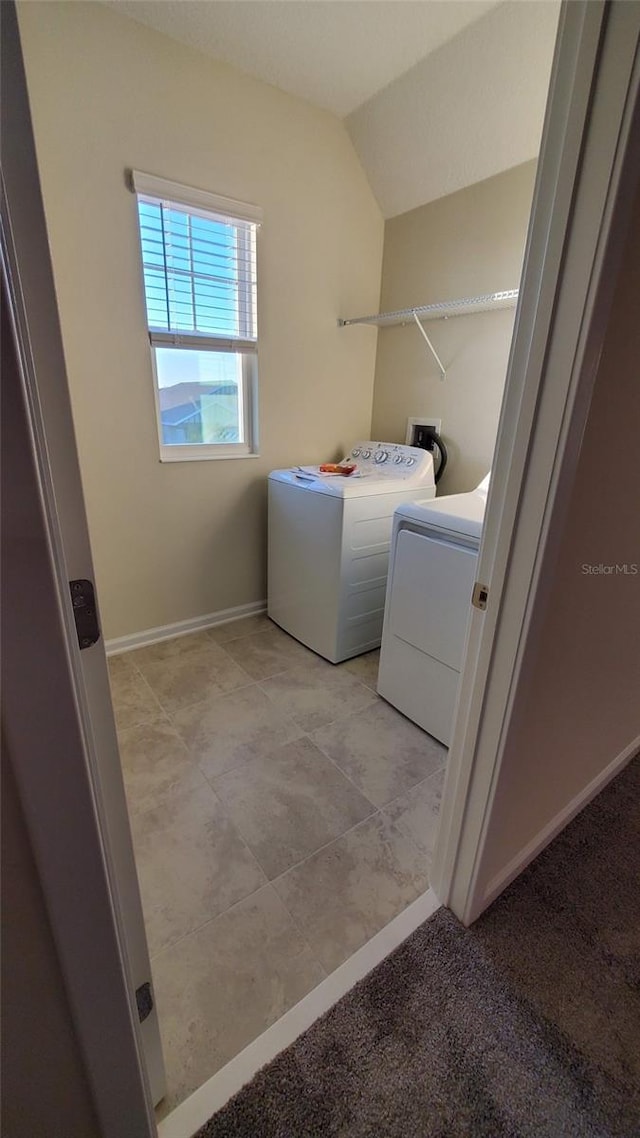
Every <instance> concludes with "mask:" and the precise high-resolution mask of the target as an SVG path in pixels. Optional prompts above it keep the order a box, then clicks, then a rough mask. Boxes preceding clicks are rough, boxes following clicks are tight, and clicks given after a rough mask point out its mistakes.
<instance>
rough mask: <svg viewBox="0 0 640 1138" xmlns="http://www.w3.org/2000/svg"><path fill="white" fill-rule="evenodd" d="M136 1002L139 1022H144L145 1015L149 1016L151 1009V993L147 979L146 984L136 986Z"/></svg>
mask: <svg viewBox="0 0 640 1138" xmlns="http://www.w3.org/2000/svg"><path fill="white" fill-rule="evenodd" d="M136 1004H137V1005H138V1019H139V1020H140V1023H144V1021H145V1020H146V1018H147V1016H150V1015H151V1012H152V1011H153V995H152V992H151V983H150V981H149V980H147V982H146V984H141V985H140V987H139V988H136Z"/></svg>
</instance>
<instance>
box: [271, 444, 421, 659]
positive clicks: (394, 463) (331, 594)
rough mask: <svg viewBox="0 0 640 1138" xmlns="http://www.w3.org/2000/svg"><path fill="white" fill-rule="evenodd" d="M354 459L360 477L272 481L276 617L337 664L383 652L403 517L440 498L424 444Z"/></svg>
mask: <svg viewBox="0 0 640 1138" xmlns="http://www.w3.org/2000/svg"><path fill="white" fill-rule="evenodd" d="M344 461H345V462H349V461H351V462H354V463H356V464H357V467H358V470H357V473H356V474H352V475H350V476H349V477H345V476H344V475H340V474H338V475H333V476H331V475H329V476H326V475H322V474H320V473H319V470H318V467H295V468H293V469H290V470H274V471H273V472H272V473H271V474H270V475H269V584H268V611H269V616H270V617H271V619H272V620H274V621H275V622H276V624H279V625H280V627H281V628H284V629H285V631H286V632H289V633H291V635H292V636H295V637H296V639H297V640H300V641H302V643H303V644H306V645H307V647H309V648H312V649H313V651H314V652H317V653H318V654H319V655H320V656H324V657H325V659H327V660H330V661H331V662H332V663H333V664H337V663H338V662H339V661H340V660H346V659H348V658H349V657H351V656H358V655H360V653H362V652H369V651H370V650H371V649H372V648H377V647H378V645H379V643H380V636H381V633H382V618H383V615H384V600H385V591H386V585H387V570H388V563H389V548H390V544H391V528H392V523H393V512H394V510H395V508H396V506H397V505H398V504H399V503H400V502H406V501H408V500H411V499H414V498H416V497H418V496H419V497H420V498H422V499H424V498H433V497H434V496H435V492H436V491H435V483H434V477H433V458H432V455H431V453H430V452H429V451H425V450H421V449H420V448H419V447H410V446H403V445H400V444H397V443H380V442H365V443H357V444H356V445H355V446H353V447H352V449H351V451H350V453H349V454H348V455H347V456H346V458H345V460H344Z"/></svg>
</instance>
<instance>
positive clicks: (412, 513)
mask: <svg viewBox="0 0 640 1138" xmlns="http://www.w3.org/2000/svg"><path fill="white" fill-rule="evenodd" d="M487 489H488V477H487V478H486V479H485V480H484V482H482V483H481V484H480V486H479V487H478V488H477V489H476V490H473V491H471V492H470V493H467V494H452V495H448V496H447V497H443V498H436V499H434V500H433V501H416V502H413V503H408V504H405V505H402V506H399V507H398V509H397V510H396V512H395V515H394V523H393V536H392V553H391V560H390V565H389V582H388V587H387V597H386V605H385V614H384V626H383V632H382V647H381V651H380V670H379V672H378V692H379V693H380V695H381V696H383V698H384V699H386V700H387V701H388V702H389V703H392V704H393V705H394V707H397V708H398V710H399V711H401V712H402V713H403V714H404V715H406V716H407V717H408V718H409V719H411V720H413V722H414V723H417V724H418V726H420V727H423V728H424V730H425V731H428V732H429V734H430V735H433V736H434V737H435V738H436V739H439V740H440V741H441V742H442V743H444V744H445V745H447V746H448V745H449V741H450V738H451V729H452V725H453V716H454V711H455V704H456V697H457V693H458V684H459V680H460V670H461V668H462V661H463V657H464V648H465V641H466V631H467V623H468V619H469V607H470V602H471V594H472V592H473V585H474V582H475V579H476V568H477V560H478V548H479V545H480V537H481V534H482V526H483V522H484V513H485V505H486V499H487Z"/></svg>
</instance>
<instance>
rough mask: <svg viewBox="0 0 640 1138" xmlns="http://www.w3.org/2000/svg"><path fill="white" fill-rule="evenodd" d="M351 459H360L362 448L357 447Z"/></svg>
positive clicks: (352, 452)
mask: <svg viewBox="0 0 640 1138" xmlns="http://www.w3.org/2000/svg"><path fill="white" fill-rule="evenodd" d="M351 457H352V458H359V457H360V447H356V449H355V450H352V451H351Z"/></svg>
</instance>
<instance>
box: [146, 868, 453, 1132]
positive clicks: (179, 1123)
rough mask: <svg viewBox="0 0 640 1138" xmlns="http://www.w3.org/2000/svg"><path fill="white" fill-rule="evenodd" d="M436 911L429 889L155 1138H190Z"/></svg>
mask: <svg viewBox="0 0 640 1138" xmlns="http://www.w3.org/2000/svg"><path fill="white" fill-rule="evenodd" d="M439 908H440V902H439V901H438V898H437V897H436V895H435V893H434V892H433V890H432V889H428V890H427V892H426V893H423V895H422V896H421V897H418V899H417V901H414V902H413V904H411V905H409V906H408V907H407V908H406V909H405V910H404V912H403V913H400V914H399V916H397V917H395V918H394V920H392V921H390V922H389V924H388V925H386V926H385V927H384V928H383V929H381V930H380V932H379V933H376V935H375V936H374V937H372V938H371V940H370V941H367V943H366V944H365V945H363V946H362V948H359V949H358V951H357V952H354V954H353V956H350V957H349V959H348V960H345V962H344V964H341V965H340V967H339V968H336V970H335V972H332V973H331V975H330V976H327V978H326V980H322V982H321V983H320V984H318V986H317V987H316V988H314V989H313V991H311V992H309V994H308V995H307V996H305V997H304V999H303V1000H300V1003H298V1004H296V1005H295V1007H293V1008H290V1009H289V1011H288V1012H285V1014H284V1015H283V1016H282V1017H281V1019H279V1020H278V1021H277V1022H276V1023H274V1024H273V1025H272V1026H271V1027H269V1028H267V1030H266V1031H264V1032H263V1033H262V1035H260V1036H258V1038H257V1039H254V1041H253V1043H250V1044H249V1046H248V1047H245V1049H244V1051H241V1052H240V1054H239V1055H236V1056H235V1058H234V1059H231V1061H230V1062H229V1063H227V1064H226V1066H225V1067H223V1068H222V1069H221V1070H220V1071H218V1073H217V1074H216V1075H214V1076H213V1078H211V1079H209V1080H208V1081H207V1082H206V1083H204V1085H203V1086H201V1087H199V1088H198V1090H197V1091H194V1093H193V1094H192V1095H190V1096H189V1098H188V1099H185V1101H184V1102H182V1103H180V1105H179V1106H177V1107H176V1108H175V1110H173V1111H172V1112H171V1114H169V1115H167V1117H166V1118H165V1119H163V1121H162V1122H160V1123H159V1124H158V1138H192V1135H194V1134H195V1133H196V1131H198V1130H199V1129H200V1127H201V1126H204V1124H205V1122H207V1121H208V1120H209V1119H210V1118H211V1116H212V1115H214V1114H215V1113H216V1111H218V1110H220V1109H221V1108H222V1107H223V1106H224V1105H225V1103H227V1102H228V1101H229V1099H230V1098H231V1097H232V1096H233V1095H235V1094H236V1092H237V1091H239V1090H240V1089H241V1087H243V1086H244V1085H245V1084H246V1083H248V1082H249V1080H250V1079H252V1078H253V1076H254V1075H255V1074H256V1073H257V1072H258V1071H259V1070H260V1069H261V1067H264V1065H265V1063H268V1062H270V1060H271V1059H274V1058H275V1056H276V1055H279V1054H280V1052H281V1051H283V1050H284V1049H285V1047H288V1046H289V1045H290V1044H291V1043H293V1042H294V1041H295V1040H296V1039H297V1038H298V1036H299V1035H302V1033H303V1031H306V1030H307V1028H308V1027H310V1026H311V1024H312V1023H313V1022H314V1021H315V1020H317V1019H318V1018H319V1017H320V1016H321V1015H324V1013H325V1012H326V1011H328V1010H329V1008H331V1007H333V1005H334V1004H335V1003H337V1002H338V1000H340V999H341V998H342V997H343V996H344V995H346V993H347V992H348V991H349V990H350V989H351V988H353V987H354V985H355V984H357V983H358V981H359V980H362V978H363V977H364V976H366V975H367V973H368V972H371V970H372V969H373V968H375V967H376V965H377V964H380V962H381V961H382V960H384V958H385V957H386V956H388V955H389V953H390V952H393V950H394V948H397V947H398V945H400V944H402V942H403V941H404V940H406V939H407V937H408V936H410V935H411V933H412V932H415V930H416V929H417V928H418V927H419V926H420V925H421V924H423V922H424V921H426V920H427V919H428V917H430V916H432V914H433V913H435V911H436V909H439ZM292 1138H293V1136H292Z"/></svg>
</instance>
